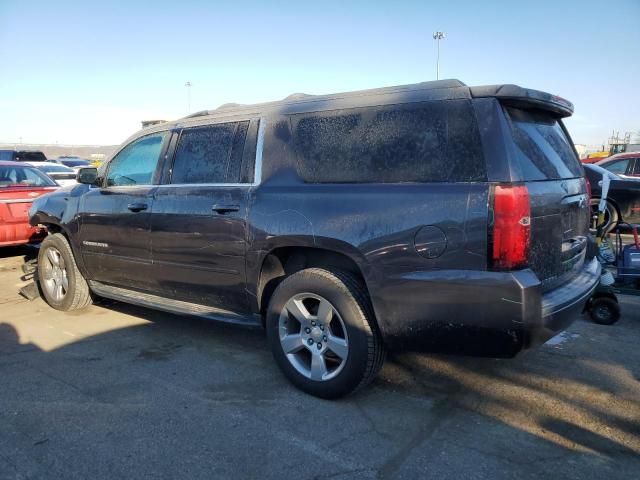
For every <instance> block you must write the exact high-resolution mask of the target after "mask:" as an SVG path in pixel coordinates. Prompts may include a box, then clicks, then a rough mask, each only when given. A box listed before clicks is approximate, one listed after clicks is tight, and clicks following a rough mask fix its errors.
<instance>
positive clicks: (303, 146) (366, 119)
mask: <svg viewBox="0 0 640 480" xmlns="http://www.w3.org/2000/svg"><path fill="white" fill-rule="evenodd" d="M292 121H293V129H294V132H295V138H296V149H297V152H298V155H299V158H300V162H299V171H300V175H301V176H302V177H303V178H304V179H305V180H306V181H309V182H320V183H368V182H381V183H394V182H448V181H456V182H459V181H462V182H465V181H478V180H485V179H486V169H485V167H484V161H483V156H482V152H481V144H480V138H479V134H478V130H477V127H476V125H475V121H474V117H473V112H472V110H471V104H470V102H468V101H466V100H460V101H458V100H452V101H439V102H421V103H413V104H406V105H391V106H381V107H369V108H357V109H350V110H336V111H330V112H319V113H314V114H302V115H294V116H293V117H292Z"/></svg>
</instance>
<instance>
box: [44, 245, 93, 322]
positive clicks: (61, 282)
mask: <svg viewBox="0 0 640 480" xmlns="http://www.w3.org/2000/svg"><path fill="white" fill-rule="evenodd" d="M38 282H39V284H40V290H41V291H42V294H43V296H44V299H45V300H46V302H47V303H48V304H49V305H50V306H51V307H53V308H55V309H56V310H62V311H65V312H68V311H71V310H80V309H82V308H86V307H88V306H89V305H91V292H90V290H89V285H87V282H86V280H85V279H84V277H83V276H82V274H81V273H80V271H79V270H78V266H77V265H76V261H75V259H74V257H73V252H72V251H71V246H70V245H69V242H68V241H67V239H66V238H65V236H64V235H62V234H61V233H55V234H53V235H49V236H48V237H47V238H45V239H44V241H43V242H42V244H41V245H40V252H39V253H38Z"/></svg>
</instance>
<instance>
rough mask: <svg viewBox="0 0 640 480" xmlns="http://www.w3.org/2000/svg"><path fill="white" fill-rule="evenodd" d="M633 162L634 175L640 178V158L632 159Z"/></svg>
mask: <svg viewBox="0 0 640 480" xmlns="http://www.w3.org/2000/svg"><path fill="white" fill-rule="evenodd" d="M631 161H632V162H633V173H632V174H631V175H633V176H634V177H640V158H632V159H631Z"/></svg>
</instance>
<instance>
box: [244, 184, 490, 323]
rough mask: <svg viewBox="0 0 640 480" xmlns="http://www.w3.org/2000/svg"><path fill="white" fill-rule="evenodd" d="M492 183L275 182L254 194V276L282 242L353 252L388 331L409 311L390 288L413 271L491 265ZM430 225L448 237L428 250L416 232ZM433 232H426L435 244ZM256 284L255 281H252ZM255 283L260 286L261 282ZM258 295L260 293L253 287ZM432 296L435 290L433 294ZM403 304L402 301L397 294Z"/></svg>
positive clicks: (251, 234) (251, 264) (251, 266)
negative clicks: (429, 254)
mask: <svg viewBox="0 0 640 480" xmlns="http://www.w3.org/2000/svg"><path fill="white" fill-rule="evenodd" d="M487 200H488V186H487V184H483V183H476V184H462V183H459V184H445V183H441V184H435V183H432V184H305V183H303V182H301V181H299V180H298V181H297V182H296V181H291V182H285V183H279V182H278V181H277V180H276V179H273V180H272V181H267V182H266V183H264V184H263V185H261V186H260V187H258V188H257V189H256V190H255V191H254V193H253V201H252V207H251V209H250V214H249V215H250V218H249V225H250V230H249V245H250V254H249V257H248V270H249V272H248V274H249V275H248V277H249V279H252V278H255V279H257V278H259V272H260V268H261V266H262V261H263V260H264V258H265V256H266V255H267V254H268V253H269V252H270V251H271V250H273V249H274V248H278V247H284V246H296V245H299V246H305V247H316V248H323V249H328V250H332V251H337V252H340V253H342V254H344V255H347V256H349V257H350V258H351V259H352V260H354V261H355V263H356V264H358V266H359V267H360V270H361V271H362V273H363V276H364V278H365V281H366V283H367V287H368V290H369V293H370V295H371V299H372V302H373V306H374V309H375V311H376V316H377V318H378V321H379V324H380V327H381V329H382V330H383V333H385V331H390V330H393V329H394V328H389V327H390V323H393V322H396V321H398V316H400V317H401V312H395V311H392V309H391V308H388V307H387V302H388V300H390V299H388V298H386V297H385V295H381V294H379V293H380V292H382V291H383V290H384V291H386V292H390V291H400V292H401V291H402V289H399V290H394V289H390V288H389V287H392V286H394V284H395V285H401V284H402V283H403V282H404V281H405V280H404V279H405V278H408V276H410V275H411V274H412V273H415V272H425V271H437V270H443V269H460V270H462V269H464V270H486V266H487V263H486V262H487V260H486V257H487ZM424 226H430V229H429V230H428V231H429V232H433V231H435V232H438V231H439V232H441V235H436V237H438V238H439V239H442V238H444V239H445V242H444V243H442V242H440V245H439V246H438V247H439V248H438V249H436V253H439V255H437V256H434V258H425V257H423V256H421V255H420V254H419V253H418V251H417V250H416V247H415V238H416V235H417V234H418V232H419V231H420V230H421V228H422V227H424ZM432 237H433V236H429V235H426V237H425V238H426V239H427V242H428V241H429V238H432ZM250 283H253V282H250ZM254 288H255V287H254ZM253 293H255V292H253ZM425 293H426V294H428V292H425ZM391 300H392V303H394V304H397V301H398V299H391Z"/></svg>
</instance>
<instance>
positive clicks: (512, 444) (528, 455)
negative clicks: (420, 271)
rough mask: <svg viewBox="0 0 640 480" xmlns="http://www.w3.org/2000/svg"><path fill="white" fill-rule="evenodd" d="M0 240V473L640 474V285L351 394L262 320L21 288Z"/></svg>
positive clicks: (389, 366) (400, 357)
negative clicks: (319, 374) (491, 349)
mask: <svg viewBox="0 0 640 480" xmlns="http://www.w3.org/2000/svg"><path fill="white" fill-rule="evenodd" d="M25 254H27V255H29V254H30V253H29V250H26V249H4V250H2V251H0V479H2V480H5V479H23V478H24V479H27V478H29V479H45V478H46V479H49V478H51V479H92V480H101V479H114V478H135V479H142V478H154V479H165V478H166V479H173V478H180V479H183V478H184V479H199V478H202V479H214V478H215V479H218V478H220V479H225V478H233V479H240V478H260V479H296V480H305V479H314V478H317V479H329V478H331V479H370V478H371V479H374V478H377V479H392V478H398V479H400V478H406V479H412V480H414V479H421V478H434V479H435V478H437V479H439V480H442V479H456V480H459V479H485V478H486V479H491V480H500V479H512V478H518V479H529V478H532V479H533V478H545V479H546V478H564V479H580V480H588V479H598V480H600V479H603V478H607V479H634V478H640V348H639V346H640V299H639V298H638V297H624V298H623V299H622V310H623V316H622V319H621V320H620V321H619V322H618V323H617V324H615V325H613V326H600V325H596V324H593V323H591V322H590V321H588V319H586V318H583V317H580V318H578V319H576V322H575V323H574V324H573V325H572V326H571V327H570V329H569V330H568V331H567V332H565V333H563V334H561V335H560V336H558V337H555V338H554V339H552V341H551V342H549V343H547V344H546V345H544V346H542V347H540V348H538V349H536V350H533V351H530V352H526V353H525V354H522V355H520V356H518V357H517V358H515V359H511V360H495V359H477V358H463V357H453V356H442V355H425V354H395V355H390V356H389V358H388V360H387V362H386V364H385V367H384V368H383V370H382V372H381V374H380V375H379V377H378V378H377V380H376V381H375V382H374V383H373V384H372V385H371V386H369V387H368V388H367V389H365V390H363V391H361V392H360V393H358V394H356V395H354V396H351V397H348V398H345V399H343V400H339V401H325V400H320V399H317V398H313V397H310V396H308V395H305V394H304V393H301V392H299V391H297V390H296V389H295V388H293V387H292V386H291V385H290V384H289V383H288V382H287V381H286V380H285V379H284V378H283V376H282V375H281V374H280V372H279V371H278V369H277V368H276V366H275V364H274V362H273V361H272V358H271V353H270V352H269V350H268V348H267V345H266V342H265V338H264V334H263V332H262V331H260V330H247V329H242V328H237V327H231V326H225V325H220V324H215V323H211V322H206V321H203V320H200V319H197V318H191V317H181V316H177V315H171V314H165V313H159V312H155V311H152V310H148V309H144V308H138V307H134V306H130V305H126V304H122V303H117V302H111V301H103V302H101V303H100V304H98V305H94V306H92V307H91V308H89V309H88V310H87V311H85V312H81V313H73V314H65V313H62V312H58V311H55V310H52V309H51V308H49V307H48V306H47V305H46V304H45V303H44V302H43V301H42V300H40V299H37V300H34V301H28V300H26V299H24V298H22V297H21V296H20V295H19V294H18V290H19V287H20V286H22V285H24V281H25V280H28V278H25V277H24V275H23V274H22V272H21V270H20V264H21V263H22V261H23V256H24V255H25Z"/></svg>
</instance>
